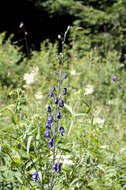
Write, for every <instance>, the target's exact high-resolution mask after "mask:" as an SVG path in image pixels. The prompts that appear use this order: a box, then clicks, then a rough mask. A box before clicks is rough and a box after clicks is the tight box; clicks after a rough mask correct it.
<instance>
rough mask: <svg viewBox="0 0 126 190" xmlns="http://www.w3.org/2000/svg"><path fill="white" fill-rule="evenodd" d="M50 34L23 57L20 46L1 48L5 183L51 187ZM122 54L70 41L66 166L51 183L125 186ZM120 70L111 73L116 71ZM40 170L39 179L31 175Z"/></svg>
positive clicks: (0, 157) (1, 178) (0, 177)
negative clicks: (80, 51) (82, 48)
mask: <svg viewBox="0 0 126 190" xmlns="http://www.w3.org/2000/svg"><path fill="white" fill-rule="evenodd" d="M57 44H58V43H56V44H51V43H50V42H49V41H45V42H43V43H42V44H41V51H40V52H32V56H31V58H30V59H26V58H25V59H24V60H23V61H22V62H20V63H18V61H19V60H20V58H21V57H22V56H23V55H21V54H20V53H19V49H18V48H17V47H14V46H12V45H10V42H9V41H8V42H6V43H5V44H2V36H1V44H0V46H1V50H0V189H1V190H8V189H13V190H21V189H24V190H28V189H31V190H32V189H36V190H39V189H48V183H49V179H50V175H51V171H50V163H51V156H52V152H51V151H50V150H49V149H48V148H47V142H46V140H45V137H44V132H45V123H46V119H47V113H46V105H47V104H48V99H49V96H48V92H49V89H50V87H51V86H52V85H53V84H55V83H56V75H57V72H56V69H57V68H58V61H57V58H56V55H57V47H58V45H57ZM119 60H120V54H119V53H118V52H117V51H115V50H113V51H109V52H107V55H106V57H102V56H101V55H99V52H98V49H96V48H94V49H91V50H90V51H89V52H84V56H82V57H81V58H79V57H77V56H76V49H74V48H71V49H70V48H69V47H68V46H65V60H64V68H65V69H64V73H65V72H66V73H67V74H68V79H67V80H65V81H64V83H63V87H66V88H67V89H68V94H67V96H66V98H65V99H66V100H65V102H66V104H65V109H64V114H65V115H64V116H63V121H62V125H64V126H65V135H64V137H63V142H62V141H61V142H60V143H59V144H58V150H59V151H60V152H61V154H62V156H63V157H62V159H61V161H62V171H61V173H60V174H57V175H56V176H55V179H56V183H55V186H54V188H53V189H70V190H76V189H82V190H83V189H85V190H86V189H87V190H88V189H91V190H101V189H103V190H123V189H126V167H125V165H126V160H125V154H126V148H125V143H126V119H125V114H126V105H125V101H126V95H125V89H126V83H125V78H126V74H125V72H126V71H125V67H124V65H123V64H122V63H120V61H119ZM113 76H116V79H115V80H113V79H112V77H113ZM35 170H37V171H39V172H40V173H39V175H40V183H34V182H33V181H32V177H31V176H32V173H33V172H34V171H35Z"/></svg>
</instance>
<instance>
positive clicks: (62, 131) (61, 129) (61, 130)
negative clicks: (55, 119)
mask: <svg viewBox="0 0 126 190" xmlns="http://www.w3.org/2000/svg"><path fill="white" fill-rule="evenodd" d="M59 130H60V135H61V136H63V133H64V132H65V130H64V127H63V126H61V127H60V129H59Z"/></svg>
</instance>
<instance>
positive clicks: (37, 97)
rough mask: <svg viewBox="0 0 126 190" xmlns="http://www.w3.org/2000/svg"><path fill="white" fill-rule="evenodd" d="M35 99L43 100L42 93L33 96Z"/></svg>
mask: <svg viewBox="0 0 126 190" xmlns="http://www.w3.org/2000/svg"><path fill="white" fill-rule="evenodd" d="M35 98H36V100H41V99H42V98H43V96H42V93H41V92H37V93H36V94H35Z"/></svg>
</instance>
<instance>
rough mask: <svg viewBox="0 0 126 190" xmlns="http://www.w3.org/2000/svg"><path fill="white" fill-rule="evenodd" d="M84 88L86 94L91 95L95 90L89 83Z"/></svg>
mask: <svg viewBox="0 0 126 190" xmlns="http://www.w3.org/2000/svg"><path fill="white" fill-rule="evenodd" d="M84 90H85V95H89V94H92V93H93V92H94V88H93V86H92V85H87V87H86V88H85V89H84Z"/></svg>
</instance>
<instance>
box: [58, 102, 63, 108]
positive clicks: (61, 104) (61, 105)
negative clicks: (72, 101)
mask: <svg viewBox="0 0 126 190" xmlns="http://www.w3.org/2000/svg"><path fill="white" fill-rule="evenodd" d="M59 106H60V107H61V108H63V107H64V101H63V100H60V101H59Z"/></svg>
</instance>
